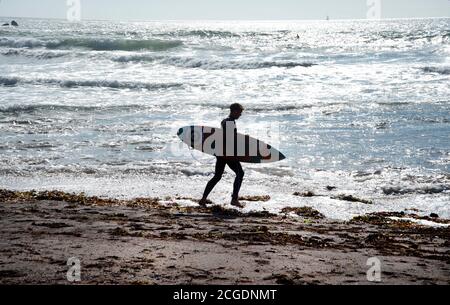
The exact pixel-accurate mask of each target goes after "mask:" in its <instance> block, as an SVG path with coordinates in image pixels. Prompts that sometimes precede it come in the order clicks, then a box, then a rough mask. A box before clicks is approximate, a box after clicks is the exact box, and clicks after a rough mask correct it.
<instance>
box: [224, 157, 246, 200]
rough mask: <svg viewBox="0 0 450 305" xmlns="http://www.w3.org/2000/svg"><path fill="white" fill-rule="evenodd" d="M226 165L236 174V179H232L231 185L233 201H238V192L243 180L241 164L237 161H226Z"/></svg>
mask: <svg viewBox="0 0 450 305" xmlns="http://www.w3.org/2000/svg"><path fill="white" fill-rule="evenodd" d="M227 165H228V166H229V167H230V168H231V169H232V170H233V172H234V173H235V174H236V178H235V179H234V184H233V195H232V199H233V200H238V198H239V191H240V189H241V185H242V180H243V179H244V170H243V169H242V166H241V162H239V161H228V162H227Z"/></svg>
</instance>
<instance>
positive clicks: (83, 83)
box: [0, 77, 184, 91]
mask: <svg viewBox="0 0 450 305" xmlns="http://www.w3.org/2000/svg"><path fill="white" fill-rule="evenodd" d="M18 84H31V85H59V86H61V87H64V88H77V87H99V88H111V89H146V90H150V91H151V90H160V89H170V88H181V87H183V86H184V84H182V83H146V82H130V81H118V80H58V79H24V78H19V77H0V85H4V86H15V85H18Z"/></svg>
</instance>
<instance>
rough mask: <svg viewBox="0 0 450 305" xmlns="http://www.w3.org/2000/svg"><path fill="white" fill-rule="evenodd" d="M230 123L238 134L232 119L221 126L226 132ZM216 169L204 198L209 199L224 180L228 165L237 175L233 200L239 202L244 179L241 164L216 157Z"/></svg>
mask: <svg viewBox="0 0 450 305" xmlns="http://www.w3.org/2000/svg"><path fill="white" fill-rule="evenodd" d="M228 122H233V124H234V133H235V134H236V133H237V130H236V121H235V120H234V119H232V118H230V117H228V118H226V119H225V120H223V121H222V123H221V126H222V129H223V130H226V128H225V127H226V124H227V123H228ZM216 158H217V160H216V169H215V173H214V177H213V178H212V179H211V180H210V181H209V182H208V184H207V185H206V188H205V192H204V194H203V198H205V199H206V198H207V197H208V196H209V194H210V193H211V191H212V190H213V188H214V187H215V186H216V184H217V183H218V182H219V181H220V179H222V175H223V172H224V171H225V165H228V167H229V168H231V170H233V171H234V173H235V174H236V178H235V179H234V184H233V195H232V199H233V200H237V199H238V198H239V190H240V189H241V185H242V180H243V179H244V170H243V169H242V166H241V162H239V161H238V160H229V159H228V160H227V159H225V158H223V157H216Z"/></svg>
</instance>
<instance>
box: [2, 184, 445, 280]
mask: <svg viewBox="0 0 450 305" xmlns="http://www.w3.org/2000/svg"><path fill="white" fill-rule="evenodd" d="M183 199H186V198H183ZM249 199H251V198H249ZM257 199H258V198H256V200H257ZM262 199H264V198H262ZM177 200H181V198H170V199H169V202H171V203H169V204H167V200H165V204H162V203H161V202H160V200H159V199H156V198H146V199H135V200H131V201H120V200H107V199H100V198H96V197H86V196H84V195H83V194H80V195H74V194H65V193H61V192H42V193H38V192H22V193H19V192H11V191H7V190H0V215H1V219H0V222H1V224H0V236H1V239H0V283H1V284H72V283H70V282H69V281H68V280H67V277H66V275H67V271H68V270H69V266H67V261H68V259H69V258H71V257H76V258H78V259H79V260H80V263H81V281H80V282H79V283H80V284H157V285H159V284H295V285H300V284H371V283H374V282H369V281H368V279H367V274H366V273H367V271H368V270H369V268H370V267H371V266H368V265H367V260H368V259H369V258H371V257H377V258H378V259H380V261H381V266H380V267H381V282H380V283H377V284H450V228H449V227H437V228H433V227H426V226H421V225H418V224H416V223H412V222H409V221H399V220H392V219H390V218H388V217H391V216H397V217H402V216H405V215H403V214H401V213H389V214H388V213H378V214H373V215H368V216H364V217H358V218H355V219H353V220H352V221H349V222H341V221H334V220H329V219H325V218H324V217H323V216H322V215H321V214H320V213H318V212H316V211H314V210H312V209H308V208H304V209H296V210H290V211H286V215H271V214H269V213H260V212H258V213H251V214H245V215H243V214H241V213H239V212H238V211H236V210H226V209H224V208H222V207H219V206H208V208H200V207H198V208H197V207H181V206H179V205H178V204H177V203H176V202H177ZM292 213H295V214H297V215H298V216H296V217H292V216H291V215H292ZM408 217H411V215H408ZM412 217H417V218H419V217H418V216H414V215H412ZM434 221H436V222H441V223H449V221H448V220H441V219H437V220H436V219H435V220H434ZM374 284H375V283H374Z"/></svg>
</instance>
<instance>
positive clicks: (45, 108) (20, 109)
mask: <svg viewBox="0 0 450 305" xmlns="http://www.w3.org/2000/svg"><path fill="white" fill-rule="evenodd" d="M140 108H142V106H141V105H118V106H74V105H71V106H69V105H54V104H41V105H14V106H6V107H0V113H3V114H10V115H19V114H32V113H36V112H44V113H47V112H49V111H62V112H83V111H86V112H92V111H97V110H99V111H104V112H112V111H124V110H129V109H140Z"/></svg>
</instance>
